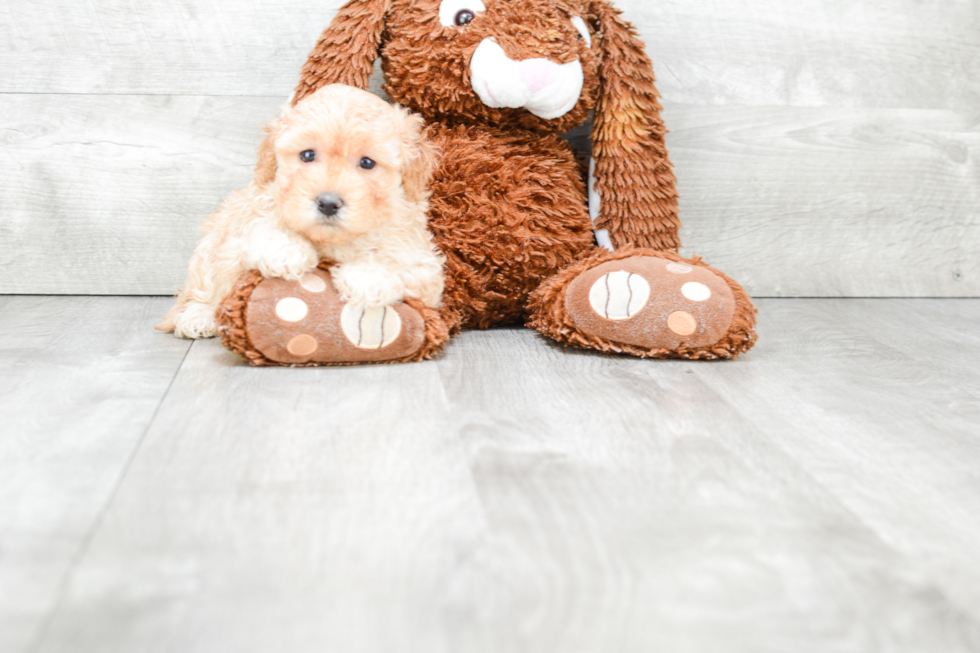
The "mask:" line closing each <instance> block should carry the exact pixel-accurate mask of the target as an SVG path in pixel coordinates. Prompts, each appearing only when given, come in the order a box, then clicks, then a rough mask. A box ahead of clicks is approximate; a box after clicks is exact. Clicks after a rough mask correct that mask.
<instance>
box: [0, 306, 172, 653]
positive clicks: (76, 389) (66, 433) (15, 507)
mask: <svg viewBox="0 0 980 653" xmlns="http://www.w3.org/2000/svg"><path fill="white" fill-rule="evenodd" d="M166 304H167V300H164V299H160V298H153V299H147V298H138V299H137V298H107V297H101V298H94V297H77V298H64V297H49V298H40V297H0V433H2V437H0V651H4V652H5V653H8V652H10V653H19V652H20V651H27V650H29V649H30V646H31V645H32V643H33V642H34V640H35V638H36V637H37V636H38V634H39V632H40V630H41V629H42V628H43V625H44V623H45V620H46V618H47V617H48V615H49V614H50V611H51V610H52V609H53V608H54V606H55V604H56V603H57V601H58V599H59V597H60V592H61V591H62V589H63V583H64V582H65V576H66V574H67V573H68V572H69V570H70V569H71V567H72V565H73V564H74V562H75V561H76V559H77V558H78V557H79V556H80V555H81V553H82V551H83V550H84V548H85V546H86V545H87V542H88V537H89V536H90V535H91V533H92V532H93V530H94V529H95V527H96V525H97V523H98V519H99V517H100V515H101V513H102V511H103V510H104V508H105V506H106V505H107V504H108V502H109V500H110V498H111V496H112V493H113V491H114V490H115V488H116V485H117V484H118V482H119V479H120V477H121V476H122V474H123V471H124V469H125V467H126V464H127V462H128V461H129V460H130V458H131V456H132V455H133V452H134V451H135V449H136V447H137V445H138V443H139V439H140V437H141V436H142V435H143V433H144V432H145V430H146V428H147V426H148V425H149V424H150V421H151V419H152V417H153V414H154V411H155V410H156V409H157V407H158V406H159V405H160V401H161V400H162V399H163V396H164V394H165V392H166V390H167V387H168V386H169V384H170V382H171V380H172V379H173V377H174V374H176V372H177V368H178V367H179V365H180V363H181V360H182V359H183V357H184V355H185V353H186V352H187V349H188V347H189V346H190V345H189V343H188V342H186V341H179V340H176V339H175V338H172V337H164V336H162V335H161V334H159V333H155V332H154V331H153V330H152V325H153V324H154V323H155V322H156V321H157V320H159V318H160V315H161V313H162V312H163V311H165V310H166Z"/></svg>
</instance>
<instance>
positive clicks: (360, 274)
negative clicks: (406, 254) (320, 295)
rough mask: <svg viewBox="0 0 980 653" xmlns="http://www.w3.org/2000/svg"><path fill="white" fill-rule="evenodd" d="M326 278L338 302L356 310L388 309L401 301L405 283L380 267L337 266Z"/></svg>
mask: <svg viewBox="0 0 980 653" xmlns="http://www.w3.org/2000/svg"><path fill="white" fill-rule="evenodd" d="M330 275H331V277H332V278H333V285H334V288H336V289H337V293H338V294H339V295H340V299H341V301H345V302H349V303H350V304H352V305H354V306H356V307H361V308H377V307H382V306H391V305H392V304H394V303H396V302H400V301H401V300H403V299H404V298H405V282H404V281H403V280H402V279H401V278H400V277H399V276H398V275H397V274H395V273H393V272H391V271H390V270H388V269H387V268H385V267H384V266H381V265H377V264H372V263H366V264H360V265H356V264H352V265H338V266H336V267H333V268H331V270H330Z"/></svg>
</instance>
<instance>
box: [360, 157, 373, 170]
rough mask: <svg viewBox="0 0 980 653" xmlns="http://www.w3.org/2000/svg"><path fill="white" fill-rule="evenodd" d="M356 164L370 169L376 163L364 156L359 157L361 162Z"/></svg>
mask: <svg viewBox="0 0 980 653" xmlns="http://www.w3.org/2000/svg"><path fill="white" fill-rule="evenodd" d="M358 165H359V166H361V167H362V168H364V169H365V170H370V169H371V168H373V167H374V166H376V165H377V164H376V163H375V162H374V160H372V159H369V158H367V157H364V158H363V159H361V162H360V163H359V164H358Z"/></svg>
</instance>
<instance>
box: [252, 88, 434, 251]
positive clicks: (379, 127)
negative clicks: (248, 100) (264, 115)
mask: <svg viewBox="0 0 980 653" xmlns="http://www.w3.org/2000/svg"><path fill="white" fill-rule="evenodd" d="M421 127H422V121H421V119H420V118H418V117H413V116H410V115H409V114H408V113H407V112H406V111H405V110H403V109H399V108H397V107H393V106H390V105H388V104H387V103H386V102H384V101H383V100H381V99H380V98H378V97H376V96H374V95H371V94H370V93H367V92H365V91H360V90H357V89H354V88H351V87H346V86H338V85H333V86H326V87H324V88H322V89H320V90H319V91H317V92H316V93H314V94H313V95H311V96H309V97H308V98H306V99H304V100H303V101H301V102H300V103H298V104H297V105H296V106H295V107H292V108H291V109H288V110H287V112H286V114H285V115H284V116H283V118H282V119H281V120H280V121H279V122H278V123H277V124H276V125H274V126H273V128H272V136H274V148H275V163H276V170H275V180H274V183H272V184H271V185H270V190H271V192H272V193H273V196H274V197H275V199H276V202H277V203H278V206H279V214H280V216H279V217H280V220H281V221H282V223H283V225H284V226H285V227H286V228H288V229H291V230H293V231H296V232H298V233H301V234H303V235H304V236H306V237H307V238H308V239H310V240H311V241H312V242H313V243H314V244H315V245H317V246H320V247H324V246H329V245H338V244H342V243H345V242H349V241H351V240H353V239H355V238H357V237H358V236H361V235H363V234H365V233H367V232H369V231H371V230H372V229H376V228H378V227H380V226H383V225H386V224H389V223H392V222H393V221H396V220H398V219H399V218H400V217H402V216H404V215H405V214H406V213H410V212H409V211H406V210H405V207H406V203H407V202H411V201H413V200H417V199H419V198H418V197H413V195H417V194H418V193H415V192H413V191H414V190H415V189H413V188H411V187H409V188H406V183H408V184H409V186H411V184H412V182H414V181H415V176H416V175H413V172H416V170H415V169H416V168H417V167H419V166H422V167H426V168H428V167H431V162H429V161H427V160H425V157H423V156H422V152H421V148H422V147H423V144H422V143H421V139H420V130H421ZM425 181H427V180H425ZM423 199H424V197H423Z"/></svg>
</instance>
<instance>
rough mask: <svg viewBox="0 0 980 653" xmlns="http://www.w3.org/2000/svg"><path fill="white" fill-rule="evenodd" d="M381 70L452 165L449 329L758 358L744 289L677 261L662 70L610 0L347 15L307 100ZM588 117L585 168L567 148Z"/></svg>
mask: <svg viewBox="0 0 980 653" xmlns="http://www.w3.org/2000/svg"><path fill="white" fill-rule="evenodd" d="M379 56H380V57H381V63H382V69H383V71H384V75H385V81H386V85H385V91H386V92H387V94H388V95H389V96H390V97H391V99H392V100H394V101H395V102H397V103H399V104H401V105H403V106H405V107H407V108H409V109H411V110H413V111H415V112H418V113H420V114H421V115H422V116H423V117H424V118H425V119H426V121H427V122H428V125H429V126H428V137H429V138H430V139H431V140H432V141H433V142H434V144H435V145H436V146H437V147H438V149H439V150H440V152H441V163H440V165H439V166H438V168H437V170H436V171H435V174H434V177H433V178H432V180H431V185H430V190H431V198H430V203H429V228H430V229H431V230H432V232H433V234H434V236H435V241H436V244H437V246H438V247H439V249H440V250H441V251H442V252H443V253H444V254H445V256H446V258H447V261H446V290H445V294H444V296H443V306H442V308H441V309H440V310H441V317H442V319H443V322H444V324H443V325H442V326H441V327H440V328H441V329H444V328H452V327H453V326H454V325H460V326H463V327H477V328H487V327H492V326H496V325H504V324H513V323H526V324H527V325H528V326H530V327H532V328H534V329H536V330H538V331H539V332H541V333H543V334H545V335H547V336H549V337H551V338H554V339H555V340H557V341H559V342H562V343H566V344H570V345H575V346H578V347H584V348H590V349H595V350H599V351H607V352H624V353H628V354H632V355H635V356H641V357H656V358H689V359H719V358H732V357H735V356H737V355H738V354H740V353H742V352H744V351H746V350H748V349H749V348H750V347H751V346H752V345H753V344H754V343H755V339H756V336H755V331H754V327H755V308H754V307H753V305H752V303H751V300H750V299H749V297H748V295H747V294H746V293H745V292H744V290H743V289H742V288H741V287H740V286H739V285H738V284H737V283H735V282H734V281H733V280H731V279H729V278H728V277H726V276H725V275H724V274H722V273H721V272H720V271H718V270H715V269H713V268H711V267H708V266H707V265H705V264H704V263H703V262H702V261H701V260H700V259H698V258H693V259H682V258H681V257H680V256H679V255H678V254H677V253H676V250H677V248H678V246H679V245H680V241H679V239H678V228H679V226H680V221H679V220H678V217H677V193H676V190H675V178H674V175H673V172H672V171H671V163H670V161H669V160H668V158H667V150H666V148H665V145H664V135H665V133H666V129H665V128H664V125H663V123H662V121H661V118H660V110H661V107H660V104H659V102H658V93H657V90H656V88H655V87H654V75H653V69H652V66H651V63H650V60H649V58H648V57H647V56H646V54H645V53H644V50H643V45H642V43H641V42H640V40H639V39H638V38H637V35H636V32H635V30H634V28H633V27H632V26H631V25H630V24H629V23H627V22H626V21H624V20H623V19H622V17H621V16H620V12H619V11H618V10H617V9H616V8H614V7H613V6H612V5H611V4H610V3H609V2H607V1H606V0H351V1H350V2H348V3H347V4H346V5H344V6H343V7H342V8H341V9H340V10H339V13H338V15H337V17H336V18H335V19H334V21H333V22H332V24H331V25H330V26H329V27H328V28H327V30H326V31H325V32H324V33H323V35H322V36H321V38H320V40H319V42H318V43H317V45H316V47H315V49H314V50H313V52H312V53H311V54H310V56H309V58H308V60H307V62H306V64H305V65H304V67H303V72H302V78H301V81H300V83H299V86H298V87H297V90H296V93H295V95H294V101H298V100H300V99H302V98H303V97H305V96H307V95H308V94H310V93H312V92H314V91H315V90H316V89H318V88H320V87H322V86H324V85H326V84H332V83H341V84H348V85H351V86H356V87H359V88H367V86H368V80H369V77H370V75H371V73H372V69H373V64H374V61H375V60H376V59H377V58H378V57H379ZM590 114H592V115H593V122H592V134H591V135H592V160H591V163H590V164H589V166H588V168H587V169H586V166H584V165H580V163H579V162H578V161H577V160H576V158H575V154H574V153H573V150H572V148H571V146H570V145H569V144H568V143H567V142H566V141H564V140H563V139H562V138H560V136H559V135H560V134H563V133H565V132H567V131H569V130H571V129H572V128H574V127H577V126H579V125H582V124H583V123H585V122H586V121H587V120H588V119H589V117H590ZM254 281H255V279H254V278H253V282H254ZM245 302H247V293H246V294H245V296H244V297H243V295H242V293H241V292H239V294H238V300H237V304H236V305H235V306H236V307H237V308H235V309H234V311H233V313H234V315H232V318H234V319H231V318H227V316H226V318H227V321H229V323H231V322H235V320H237V322H235V324H237V325H238V327H239V328H238V329H236V330H235V333H236V334H237V335H236V336H234V337H233V338H232V340H233V341H234V342H233V343H232V344H234V346H235V347H237V349H236V350H237V351H243V350H249V349H250V345H249V342H248V339H247V333H246V332H247V329H245V328H244V327H243V318H242V311H243V310H244V309H243V308H242V306H243V305H244V303H245ZM446 325H448V327H446ZM261 328H275V327H273V326H269V327H261ZM227 342H228V340H227V339H226V343H227ZM378 353H379V354H381V352H378ZM422 357H424V356H422ZM382 358H383V356H382ZM266 362H268V361H266ZM319 362H320V363H328V362H329V361H319Z"/></svg>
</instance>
